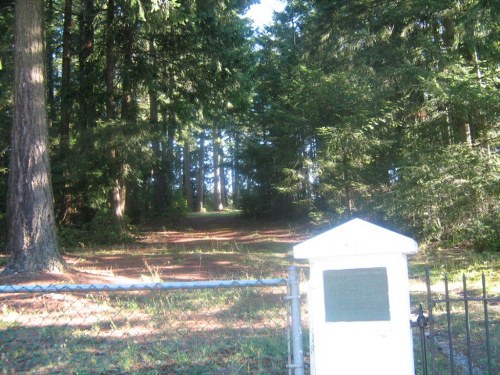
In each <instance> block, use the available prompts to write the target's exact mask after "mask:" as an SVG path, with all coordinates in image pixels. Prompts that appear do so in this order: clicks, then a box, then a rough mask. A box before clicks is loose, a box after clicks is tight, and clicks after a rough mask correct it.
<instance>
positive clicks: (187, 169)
mask: <svg viewBox="0 0 500 375" xmlns="http://www.w3.org/2000/svg"><path fill="white" fill-rule="evenodd" d="M183 159H184V160H183V161H184V164H183V165H184V197H185V198H186V204H187V208H188V211H192V210H193V186H192V185H191V152H190V151H189V140H187V139H185V140H184V147H183Z"/></svg>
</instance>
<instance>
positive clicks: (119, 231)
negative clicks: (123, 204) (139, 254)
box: [58, 212, 135, 249]
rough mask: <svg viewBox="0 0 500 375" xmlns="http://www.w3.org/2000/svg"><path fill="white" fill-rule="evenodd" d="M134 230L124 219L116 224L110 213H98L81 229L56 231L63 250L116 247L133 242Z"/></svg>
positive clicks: (63, 227) (67, 228)
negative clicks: (103, 246)
mask: <svg viewBox="0 0 500 375" xmlns="http://www.w3.org/2000/svg"><path fill="white" fill-rule="evenodd" d="M134 232H135V229H134V227H133V226H131V225H130V224H129V223H128V219H127V218H125V219H124V220H123V221H122V222H117V220H116V218H115V217H113V215H111V214H110V213H107V212H99V213H97V215H95V216H94V218H93V219H92V220H91V221H90V222H89V223H87V224H86V225H85V226H84V227H83V228H76V227H68V226H61V227H60V228H59V230H58V240H59V245H60V246H61V247H62V248H64V249H71V248H77V247H87V246H100V245H116V244H124V243H130V242H132V241H133V240H134V238H135V236H134Z"/></svg>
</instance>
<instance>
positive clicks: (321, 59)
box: [0, 0, 500, 250]
mask: <svg viewBox="0 0 500 375" xmlns="http://www.w3.org/2000/svg"><path fill="white" fill-rule="evenodd" d="M255 2H256V1H254V0H223V1H215V0H175V1H173V0H172V1H163V0H98V1H91V0H50V1H46V2H45V24H46V28H45V34H46V49H47V52H46V55H45V56H46V58H45V66H46V71H47V80H46V83H47V84H46V86H47V87H46V94H47V106H48V120H49V125H50V134H49V136H50V138H49V139H50V156H51V159H52V183H53V188H54V199H55V210H56V220H57V224H58V226H59V232H60V235H61V236H62V237H64V236H66V239H67V238H68V237H69V238H70V237H71V235H72V234H74V233H75V231H80V230H93V231H94V233H95V234H96V235H95V236H94V237H93V238H94V240H101V241H117V240H118V241H119V240H123V238H122V237H121V233H123V230H124V229H126V227H127V225H128V224H129V223H132V224H140V223H144V222H146V221H149V220H164V221H165V220H170V221H175V220H176V218H178V217H179V216H180V215H182V214H183V213H185V212H188V211H195V210H205V209H209V210H210V209H214V210H215V209H224V208H227V207H232V208H239V209H243V210H244V211H245V212H246V213H247V214H249V215H253V216H258V217H274V218H282V217H286V218H290V217H297V218H301V217H302V218H303V217H307V218H308V219H309V220H312V221H314V222H317V223H329V224H330V225H333V224H336V223H339V222H343V221H345V220H347V219H348V218H350V217H353V216H357V217H362V218H365V219H368V220H371V221H374V222H377V223H378V224H383V225H386V226H389V227H391V228H392V229H394V230H398V231H402V232H404V233H406V234H408V235H411V236H413V237H416V238H417V239H419V240H422V241H439V242H440V243H443V241H444V242H446V244H448V245H450V246H451V245H467V246H471V247H474V248H476V249H478V250H498V249H499V246H500V243H499V240H498V239H499V238H500V233H499V229H498V228H500V203H499V197H500V184H499V182H498V181H499V180H500V156H499V150H500V138H499V135H500V134H499V133H500V125H499V110H500V96H499V95H498V86H499V84H500V81H499V78H498V77H499V75H498V72H499V68H500V67H499V63H498V62H499V61H500V58H499V57H500V56H499V49H498V40H499V31H500V29H499V23H498V21H497V20H498V17H499V14H498V9H497V7H495V5H494V4H493V3H492V2H489V1H483V0H466V1H455V0H446V1H423V0H418V1H409V0H402V1H398V2H394V1H372V0H356V1H350V2H346V1H336V0H300V1H298V0H288V1H287V2H286V3H287V6H286V8H285V9H284V11H283V12H281V13H277V14H275V16H274V23H273V24H272V25H270V26H268V27H266V28H265V30H264V31H262V32H258V31H257V30H253V29H252V27H251V23H250V21H249V20H248V19H246V18H244V17H243V15H244V13H245V11H246V10H247V9H248V7H249V6H250V5H251V4H252V3H255ZM13 3H14V2H13V1H10V2H8V1H7V2H2V3H1V5H0V7H1V11H0V88H1V90H0V135H3V136H2V137H0V142H2V143H1V144H2V148H1V150H3V151H2V153H0V158H1V161H2V167H0V172H1V173H3V176H4V179H3V180H2V181H3V182H0V194H1V195H2V196H4V197H6V194H7V193H6V181H7V180H6V179H7V172H8V160H7V159H8V153H7V150H8V149H9V137H8V134H9V131H10V129H11V125H12V114H13V110H12V108H13V101H12V95H13V86H12V85H13V78H12V77H13V72H14V58H13V56H14V53H13V51H14V48H13V46H14V39H13V38H14V36H13V35H14V34H13V22H14V7H13ZM2 201H5V199H3V200H2ZM2 207H5V206H3V205H0V210H1V212H2V213H4V212H5V208H2ZM104 226H106V228H108V230H107V231H106V233H103V232H104V231H103V230H102V229H101V228H103V227H104ZM109 228H114V229H113V230H110V229H109ZM100 229H101V230H100Z"/></svg>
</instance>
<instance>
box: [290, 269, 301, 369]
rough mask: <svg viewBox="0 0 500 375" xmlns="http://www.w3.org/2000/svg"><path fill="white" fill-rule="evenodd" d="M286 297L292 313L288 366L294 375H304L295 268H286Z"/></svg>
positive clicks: (296, 270)
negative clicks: (290, 357)
mask: <svg viewBox="0 0 500 375" xmlns="http://www.w3.org/2000/svg"><path fill="white" fill-rule="evenodd" d="M288 288H289V291H288V296H287V299H288V300H289V303H290V305H291V312H292V349H293V361H292V364H290V365H289V366H290V367H292V368H293V369H294V375H304V348H303V341H302V318H301V315H300V291H299V276H298V268H297V267H296V266H290V267H288Z"/></svg>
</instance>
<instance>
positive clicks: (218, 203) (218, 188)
mask: <svg viewBox="0 0 500 375" xmlns="http://www.w3.org/2000/svg"><path fill="white" fill-rule="evenodd" d="M212 138H213V146H214V150H213V164H214V199H215V207H216V208H217V210H219V211H222V210H223V209H224V204H223V200H222V179H221V175H220V148H219V147H220V138H219V131H218V129H217V128H216V127H214V128H213V129H212Z"/></svg>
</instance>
